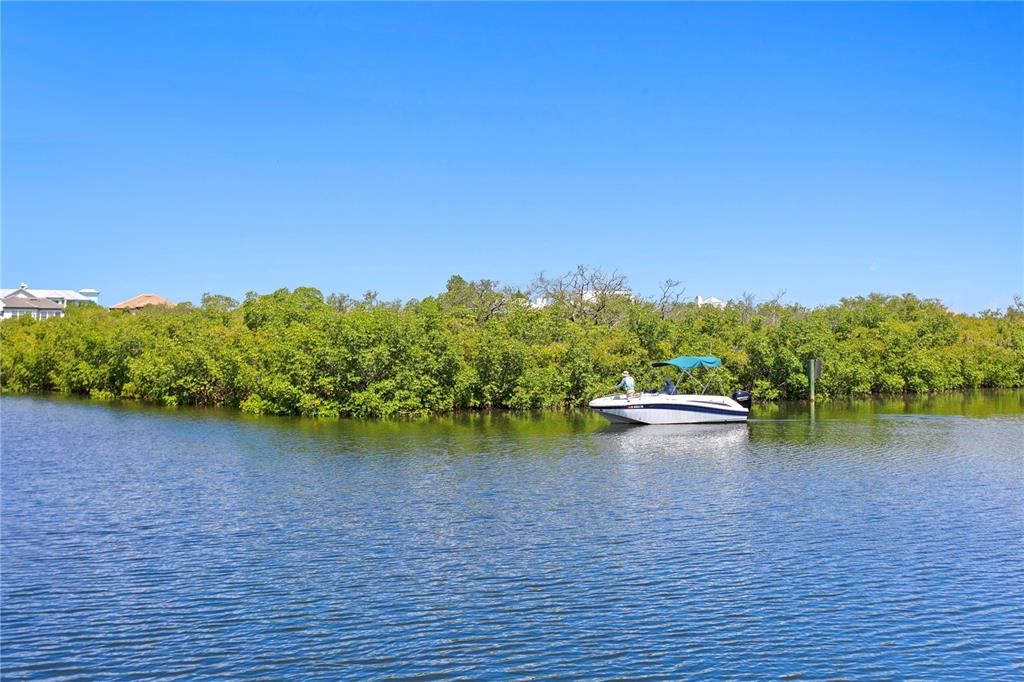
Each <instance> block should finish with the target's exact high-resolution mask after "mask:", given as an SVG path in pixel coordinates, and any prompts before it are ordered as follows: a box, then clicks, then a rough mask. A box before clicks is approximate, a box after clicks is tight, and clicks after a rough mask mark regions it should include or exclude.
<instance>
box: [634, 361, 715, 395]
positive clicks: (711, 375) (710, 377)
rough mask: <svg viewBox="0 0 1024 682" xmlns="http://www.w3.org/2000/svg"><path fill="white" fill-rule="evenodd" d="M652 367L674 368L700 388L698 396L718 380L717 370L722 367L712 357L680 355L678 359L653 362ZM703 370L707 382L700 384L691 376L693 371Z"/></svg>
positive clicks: (698, 380)
mask: <svg viewBox="0 0 1024 682" xmlns="http://www.w3.org/2000/svg"><path fill="white" fill-rule="evenodd" d="M651 366H652V367H675V368H676V369H678V370H679V372H680V373H681V374H683V375H684V376H685V377H686V379H687V380H690V379H692V380H693V381H694V382H696V384H697V385H698V386H700V387H701V388H700V395H704V394H705V393H706V392H707V390H708V386H710V385H711V382H712V381H714V380H715V379H717V378H718V369H719V368H720V367H721V366H722V361H721V360H720V359H719V358H716V357H714V356H713V355H680V356H679V357H678V358H672V359H671V360H662V361H661V362H655V363H653V364H652V365H651ZM702 367H703V368H705V369H707V370H709V371H708V374H707V381H705V382H704V383H703V384H701V381H700V379H698V378H697V377H696V376H694V375H693V370H695V369H700V368H702ZM718 385H719V388H722V384H721V382H719V384H718Z"/></svg>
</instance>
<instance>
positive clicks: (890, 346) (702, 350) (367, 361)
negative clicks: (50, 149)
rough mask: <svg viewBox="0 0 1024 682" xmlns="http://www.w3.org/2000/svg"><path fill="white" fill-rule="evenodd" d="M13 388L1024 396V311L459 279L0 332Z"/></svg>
mask: <svg viewBox="0 0 1024 682" xmlns="http://www.w3.org/2000/svg"><path fill="white" fill-rule="evenodd" d="M0 341H2V371H0V383H2V386H3V388H4V390H7V391H17V392H21V391H59V392H62V393H75V394H88V395H92V396H94V397H99V398H117V397H119V398H129V399H140V400H146V401H156V402H163V403H165V404H168V405H184V404H196V405H229V406H235V407H239V408H241V409H242V410H245V411H248V412H254V413H265V414H303V415H314V416H338V415H354V416H384V415H396V414H425V413H430V412H444V411H449V410H453V409H458V408H487V407H508V408H515V409H524V408H537V407H571V406H579V405H583V404H585V402H586V401H587V400H589V399H590V398H592V397H593V396H596V395H600V394H604V393H608V392H610V391H611V389H612V387H613V386H614V384H615V382H616V381H617V380H618V375H619V374H620V373H621V371H622V370H623V369H630V370H632V371H633V373H634V375H636V376H637V380H638V387H648V386H660V376H661V375H660V372H664V371H665V370H656V369H653V368H651V366H650V365H651V362H652V361H655V360H661V359H664V358H669V357H673V356H676V355H683V354H688V355H705V354H707V355H717V356H719V357H721V358H722V360H723V363H724V368H723V371H722V372H721V373H720V375H721V379H722V386H721V390H727V391H730V392H731V390H732V389H734V388H739V387H749V388H752V389H753V391H754V393H755V397H756V399H758V400H774V399H784V398H803V397H806V394H807V390H808V386H807V377H806V371H805V368H806V360H807V359H808V358H810V357H820V358H822V359H823V360H824V367H825V371H824V374H823V375H822V377H821V379H820V380H819V382H818V384H817V388H818V391H819V395H820V396H822V397H839V396H850V395H863V394H869V393H903V392H916V393H923V392H934V391H944V390H951V389H960V388H975V387H1022V386H1024V310H1022V308H1021V306H1020V305H1018V306H1015V307H1013V308H1011V309H1009V310H1007V311H1006V312H1005V313H986V314H982V315H979V316H968V315H959V314H955V313H951V312H949V311H947V310H946V309H945V308H944V307H943V306H942V305H941V304H940V303H938V302H937V301H932V300H920V299H917V298H915V297H914V296H910V295H905V296H900V297H892V296H881V295H876V294H873V295H871V296H868V297H866V298H863V297H858V298H853V299H844V300H843V301H842V302H841V303H839V304H838V305H832V306H827V307H822V308H817V309H814V310H809V309H806V308H803V307H801V306H798V305H781V304H779V303H778V302H777V301H776V302H770V303H762V304H760V305H753V304H752V303H750V302H749V300H748V301H747V302H739V303H736V302H733V303H730V305H729V306H728V307H726V308H724V309H716V308H713V307H708V306H705V307H701V308H698V307H697V306H695V305H693V304H684V303H674V302H673V303H668V304H666V303H665V301H664V300H663V301H661V302H660V303H658V304H655V303H652V302H647V301H641V300H636V299H633V298H631V297H630V296H627V295H622V294H621V293H619V292H606V293H605V294H602V295H600V296H576V297H575V298H573V297H571V296H556V297H554V299H553V300H552V303H551V305H548V306H547V307H543V308H539V307H532V306H531V305H530V304H529V302H528V299H527V298H526V297H525V296H524V295H521V294H517V293H515V292H511V291H508V290H500V289H499V288H498V287H496V285H495V284H494V283H493V282H488V281H483V282H467V281H465V280H463V279H462V278H460V277H453V278H452V279H451V280H450V281H449V283H448V289H447V291H446V292H445V293H443V294H441V295H439V296H437V297H431V298H427V299H424V300H422V301H411V302H409V303H406V304H398V303H381V302H378V301H377V300H376V297H375V296H373V295H367V296H366V297H364V299H362V300H354V299H350V298H348V297H345V296H333V295H332V296H330V297H328V298H327V299H326V300H325V299H324V297H323V296H322V294H321V293H320V292H319V291H317V290H315V289H308V288H300V289H296V290H294V291H288V290H286V289H282V290H280V291H276V292H274V293H272V294H268V295H263V296H260V295H255V294H250V295H249V296H247V297H246V300H245V301H244V303H242V304H241V305H239V304H238V302H237V301H234V300H232V299H230V298H228V297H224V296H205V297H204V298H203V303H202V305H201V306H199V307H194V306H191V305H187V304H185V305H181V306H178V307H177V308H175V309H164V308H157V307H151V308H146V309H143V310H141V311H140V312H139V313H138V314H134V315H132V314H127V313H123V312H112V311H108V310H105V309H103V308H100V307H97V306H86V307H81V308H76V309H70V310H69V311H68V315H67V316H66V317H64V318H61V319H51V320H45V321H35V320H31V319H27V318H19V319H14V320H6V321H4V322H3V323H0Z"/></svg>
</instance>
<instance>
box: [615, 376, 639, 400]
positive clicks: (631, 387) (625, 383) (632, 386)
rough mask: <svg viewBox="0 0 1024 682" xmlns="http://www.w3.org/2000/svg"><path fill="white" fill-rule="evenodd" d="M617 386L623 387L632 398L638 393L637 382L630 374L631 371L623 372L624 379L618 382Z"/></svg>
mask: <svg viewBox="0 0 1024 682" xmlns="http://www.w3.org/2000/svg"><path fill="white" fill-rule="evenodd" d="M615 388H621V389H622V390H623V391H625V392H626V397H628V398H632V397H633V395H634V394H635V393H636V382H635V381H633V377H631V376H630V375H629V372H623V373H622V381H620V382H619V383H618V384H616V385H615Z"/></svg>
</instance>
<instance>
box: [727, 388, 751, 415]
mask: <svg viewBox="0 0 1024 682" xmlns="http://www.w3.org/2000/svg"><path fill="white" fill-rule="evenodd" d="M732 399H733V400H735V401H736V402H738V403H739V404H740V405H742V406H743V407H745V408H747V410H748V411H749V410H750V403H751V402H752V401H753V399H754V396H753V395H752V394H751V393H750V391H743V390H739V391H735V392H734V393H733V394H732Z"/></svg>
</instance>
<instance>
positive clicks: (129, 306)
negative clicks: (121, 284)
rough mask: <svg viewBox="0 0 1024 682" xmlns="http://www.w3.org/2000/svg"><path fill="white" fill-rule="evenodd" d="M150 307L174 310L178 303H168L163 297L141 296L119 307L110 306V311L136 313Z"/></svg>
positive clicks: (119, 304)
mask: <svg viewBox="0 0 1024 682" xmlns="http://www.w3.org/2000/svg"><path fill="white" fill-rule="evenodd" d="M148 305H159V306H163V307H165V308H174V307H175V306H177V304H176V303H173V302H171V301H168V300H167V299H166V298H164V297H163V296H157V295H156V294H139V295H138V296H133V297H132V298H129V299H128V300H127V301H121V302H120V303H118V304H117V305H112V306H110V309H111V310H127V311H129V312H132V313H134V312H135V311H136V310H139V309H140V308H145V307H146V306H148Z"/></svg>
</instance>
